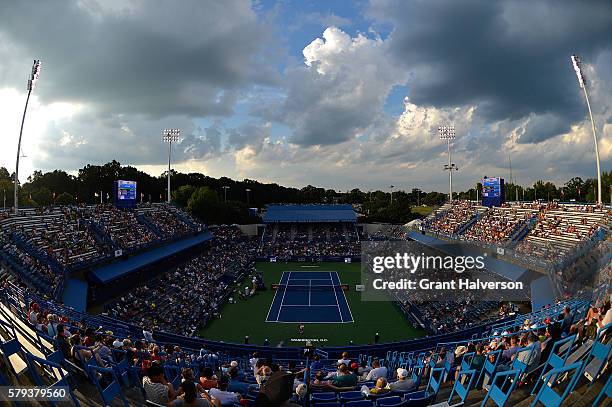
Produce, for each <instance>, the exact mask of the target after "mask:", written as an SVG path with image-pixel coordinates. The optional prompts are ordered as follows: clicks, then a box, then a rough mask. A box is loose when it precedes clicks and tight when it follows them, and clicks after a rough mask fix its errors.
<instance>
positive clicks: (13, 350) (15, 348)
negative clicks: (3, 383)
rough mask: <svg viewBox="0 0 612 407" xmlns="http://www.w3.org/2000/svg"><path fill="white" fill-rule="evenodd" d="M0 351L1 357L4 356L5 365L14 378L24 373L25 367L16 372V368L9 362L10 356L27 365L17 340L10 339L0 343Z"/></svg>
mask: <svg viewBox="0 0 612 407" xmlns="http://www.w3.org/2000/svg"><path fill="white" fill-rule="evenodd" d="M0 351H2V355H3V356H4V359H5V361H6V365H7V366H8V367H9V369H10V370H11V372H12V373H13V374H14V375H15V376H16V377H18V376H20V375H22V374H23V373H25V371H26V370H27V367H25V366H24V368H23V369H19V370H17V368H16V367H15V366H14V364H13V363H12V362H11V356H16V357H17V358H19V359H21V360H22V361H23V362H24V364H26V365H27V363H26V361H25V357H24V353H23V350H22V349H21V344H20V343H19V341H18V340H17V339H10V340H8V341H6V342H0ZM13 359H14V358H13Z"/></svg>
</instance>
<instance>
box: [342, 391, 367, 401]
mask: <svg viewBox="0 0 612 407" xmlns="http://www.w3.org/2000/svg"><path fill="white" fill-rule="evenodd" d="M363 398H364V395H363V393H362V392H360V391H344V392H342V393H340V401H341V402H342V403H346V402H350V401H356V400H363Z"/></svg>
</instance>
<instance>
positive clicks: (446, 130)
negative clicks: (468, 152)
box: [438, 126, 459, 202]
mask: <svg viewBox="0 0 612 407" xmlns="http://www.w3.org/2000/svg"><path fill="white" fill-rule="evenodd" d="M438 135H439V136H440V140H446V142H447V146H448V164H447V165H445V166H444V171H448V200H449V202H452V201H453V171H458V170H459V168H458V167H457V166H456V165H455V164H453V162H452V159H451V148H450V143H451V140H454V139H455V126H438Z"/></svg>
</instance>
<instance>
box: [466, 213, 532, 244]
mask: <svg viewBox="0 0 612 407" xmlns="http://www.w3.org/2000/svg"><path fill="white" fill-rule="evenodd" d="M536 213H537V211H536V210H535V209H532V208H522V207H520V206H513V207H499V208H490V209H487V210H485V211H484V212H483V213H482V214H481V215H480V216H479V217H478V220H477V221H476V222H475V223H474V225H472V227H470V228H468V229H467V230H466V231H465V232H464V234H463V238H464V239H466V240H470V241H477V242H483V243H501V242H505V241H508V240H510V239H512V238H514V237H518V236H517V234H518V232H520V230H521V228H524V227H526V224H527V222H528V221H529V220H530V219H532V218H533V217H534V215H535V214H536Z"/></svg>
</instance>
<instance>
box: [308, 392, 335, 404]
mask: <svg viewBox="0 0 612 407" xmlns="http://www.w3.org/2000/svg"><path fill="white" fill-rule="evenodd" d="M337 399H338V395H337V394H336V393H334V392H324V393H312V394H311V396H310V400H311V401H313V402H317V401H332V400H333V401H335V400H337Z"/></svg>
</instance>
